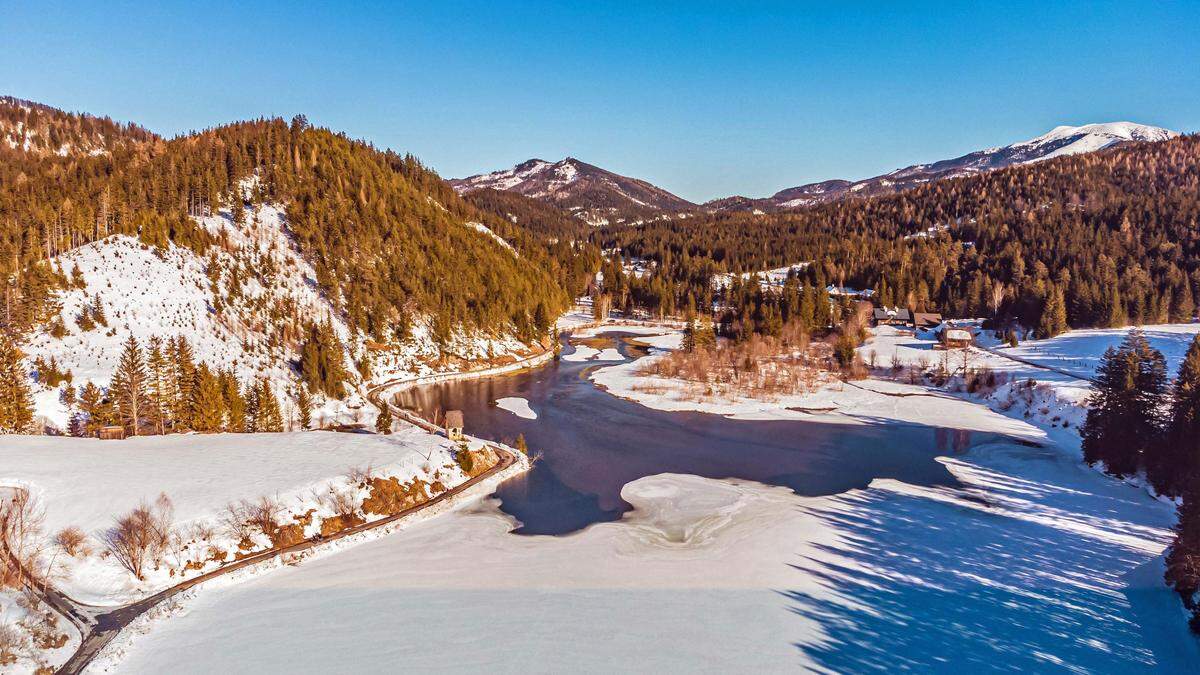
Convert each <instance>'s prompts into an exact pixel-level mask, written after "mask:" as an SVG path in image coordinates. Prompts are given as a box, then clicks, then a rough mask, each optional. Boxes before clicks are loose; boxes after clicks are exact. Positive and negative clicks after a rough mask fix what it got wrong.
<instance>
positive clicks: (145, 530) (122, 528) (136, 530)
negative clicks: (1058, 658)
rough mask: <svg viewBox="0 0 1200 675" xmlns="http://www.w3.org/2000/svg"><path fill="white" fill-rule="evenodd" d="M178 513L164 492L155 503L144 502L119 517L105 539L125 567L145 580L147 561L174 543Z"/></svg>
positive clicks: (106, 533)
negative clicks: (173, 529)
mask: <svg viewBox="0 0 1200 675" xmlns="http://www.w3.org/2000/svg"><path fill="white" fill-rule="evenodd" d="M174 513H175V509H174V506H173V505H172V504H171V500H170V499H169V498H168V497H167V496H166V494H160V495H159V497H158V499H157V500H155V502H154V505H153V506H150V505H149V504H146V503H145V502H142V503H141V504H138V505H137V506H136V507H135V508H134V509H133V510H132V511H130V512H129V513H127V514H125V515H123V516H120V517H119V518H117V519H116V522H115V523H114V524H113V527H111V528H109V529H108V530H107V531H105V532H104V533H103V534H102V535H101V540H102V541H103V542H104V545H105V547H107V548H108V550H109V551H110V552H112V554H113V556H114V557H116V559H117V561H118V562H119V563H121V566H122V567H124V568H125V569H127V570H129V572H130V573H131V574H133V576H135V577H137V578H138V579H139V580H144V579H145V575H144V570H145V567H146V563H147V562H150V561H153V560H156V559H158V557H159V556H161V555H162V554H163V552H164V551H165V550H166V549H167V547H168V546H169V544H170V541H171V536H172V527H171V521H172V520H173V519H174Z"/></svg>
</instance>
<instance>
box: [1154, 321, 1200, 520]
mask: <svg viewBox="0 0 1200 675" xmlns="http://www.w3.org/2000/svg"><path fill="white" fill-rule="evenodd" d="M1198 472H1200V335H1197V336H1196V337H1195V338H1193V339H1192V344H1191V346H1190V347H1188V351H1187V355H1186V356H1184V358H1183V362H1182V363H1180V364H1179V376H1178V377H1177V378H1176V379H1175V386H1174V387H1173V388H1172V390H1171V416H1170V422H1169V423H1168V435H1167V442H1165V443H1157V444H1154V445H1153V446H1152V447H1151V448H1150V449H1149V450H1148V452H1147V458H1146V473H1147V475H1148V477H1149V478H1150V481H1151V483H1152V484H1153V485H1154V488H1155V489H1156V490H1158V491H1159V492H1160V493H1161V494H1165V495H1170V496H1179V495H1180V494H1181V493H1182V492H1183V490H1184V487H1185V484H1186V481H1187V480H1188V479H1189V477H1191V476H1195V475H1198Z"/></svg>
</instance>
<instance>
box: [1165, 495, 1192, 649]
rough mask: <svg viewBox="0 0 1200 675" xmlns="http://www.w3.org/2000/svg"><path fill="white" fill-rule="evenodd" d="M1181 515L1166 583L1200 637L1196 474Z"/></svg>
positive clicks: (1179, 510) (1172, 545)
mask: <svg viewBox="0 0 1200 675" xmlns="http://www.w3.org/2000/svg"><path fill="white" fill-rule="evenodd" d="M1178 514H1179V522H1178V523H1177V524H1176V525H1175V539H1174V541H1173V542H1172V543H1171V548H1170V549H1169V550H1168V552H1167V571H1166V580H1167V583H1168V584H1170V585H1171V587H1172V588H1174V589H1175V592H1176V593H1178V594H1179V597H1180V598H1181V599H1182V600H1183V606H1184V608H1186V609H1187V610H1189V611H1190V612H1191V615H1192V616H1191V619H1190V620H1189V621H1188V625H1189V626H1190V627H1191V629H1192V631H1193V632H1194V633H1200V603H1198V602H1197V593H1200V476H1197V475H1196V474H1192V475H1191V476H1189V477H1188V479H1187V480H1186V481H1185V483H1184V489H1183V500H1182V502H1181V503H1180V505H1179V509H1178Z"/></svg>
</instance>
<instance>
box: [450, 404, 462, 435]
mask: <svg viewBox="0 0 1200 675" xmlns="http://www.w3.org/2000/svg"><path fill="white" fill-rule="evenodd" d="M446 438H449V439H450V440H452V441H461V440H462V439H463V413H462V411H461V410H447V411H446Z"/></svg>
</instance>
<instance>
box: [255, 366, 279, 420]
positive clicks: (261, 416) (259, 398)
mask: <svg viewBox="0 0 1200 675" xmlns="http://www.w3.org/2000/svg"><path fill="white" fill-rule="evenodd" d="M253 419H254V423H253V430H254V431H256V432H259V433H276V432H280V431H283V414H282V413H281V412H280V411H279V399H277V398H275V391H274V390H273V389H271V381H270V380H268V379H267V378H263V379H262V380H260V381H259V383H258V386H257V387H255V389H254V415H253Z"/></svg>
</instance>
